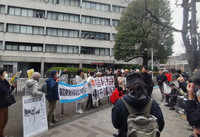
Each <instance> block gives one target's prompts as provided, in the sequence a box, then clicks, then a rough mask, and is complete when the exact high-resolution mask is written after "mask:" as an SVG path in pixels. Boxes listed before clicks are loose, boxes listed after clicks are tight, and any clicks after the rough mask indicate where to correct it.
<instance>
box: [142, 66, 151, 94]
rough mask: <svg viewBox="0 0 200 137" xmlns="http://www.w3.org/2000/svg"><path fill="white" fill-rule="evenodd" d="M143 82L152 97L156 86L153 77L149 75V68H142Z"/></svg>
mask: <svg viewBox="0 0 200 137" xmlns="http://www.w3.org/2000/svg"><path fill="white" fill-rule="evenodd" d="M142 80H143V81H144V83H145V84H146V91H147V93H148V96H151V94H152V91H153V88H152V87H153V85H154V84H153V80H152V76H151V75H149V73H148V68H147V67H146V66H143V67H142Z"/></svg>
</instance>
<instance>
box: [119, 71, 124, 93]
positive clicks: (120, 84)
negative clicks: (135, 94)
mask: <svg viewBox="0 0 200 137" xmlns="http://www.w3.org/2000/svg"><path fill="white" fill-rule="evenodd" d="M117 81H118V84H119V87H121V88H122V90H125V85H124V83H125V78H124V75H123V73H122V72H120V73H119V75H118V78H117Z"/></svg>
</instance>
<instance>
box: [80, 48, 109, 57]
mask: <svg viewBox="0 0 200 137" xmlns="http://www.w3.org/2000/svg"><path fill="white" fill-rule="evenodd" d="M81 54H92V55H106V56H109V55H110V49H109V48H94V47H81Z"/></svg>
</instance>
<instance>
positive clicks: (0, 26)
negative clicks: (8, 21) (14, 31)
mask: <svg viewBox="0 0 200 137" xmlns="http://www.w3.org/2000/svg"><path fill="white" fill-rule="evenodd" d="M0 31H4V24H3V23H0Z"/></svg>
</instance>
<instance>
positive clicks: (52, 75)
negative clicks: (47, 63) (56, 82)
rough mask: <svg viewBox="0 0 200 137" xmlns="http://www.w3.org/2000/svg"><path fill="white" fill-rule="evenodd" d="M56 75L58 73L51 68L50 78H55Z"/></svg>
mask: <svg viewBox="0 0 200 137" xmlns="http://www.w3.org/2000/svg"><path fill="white" fill-rule="evenodd" d="M57 75H58V73H57V71H56V70H52V71H51V72H50V77H51V78H55V77H57Z"/></svg>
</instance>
